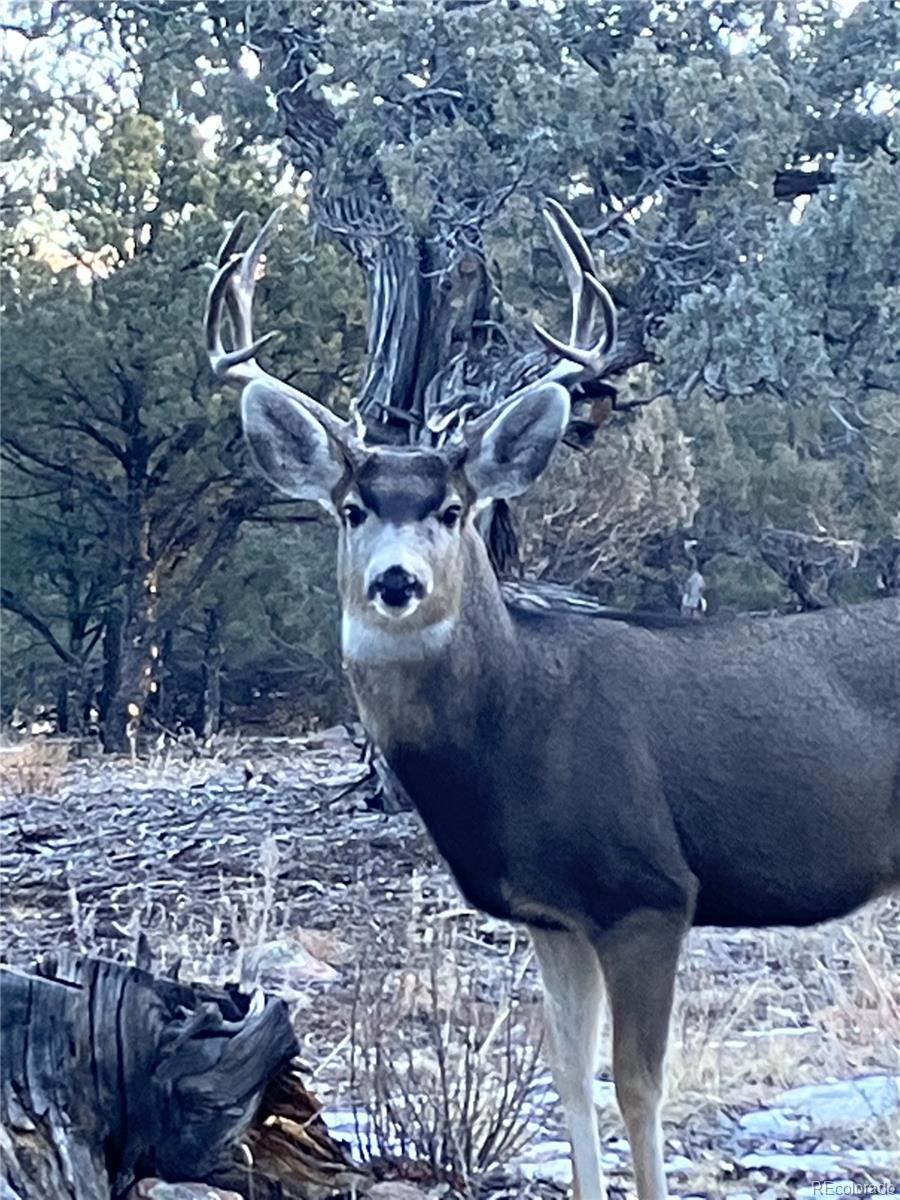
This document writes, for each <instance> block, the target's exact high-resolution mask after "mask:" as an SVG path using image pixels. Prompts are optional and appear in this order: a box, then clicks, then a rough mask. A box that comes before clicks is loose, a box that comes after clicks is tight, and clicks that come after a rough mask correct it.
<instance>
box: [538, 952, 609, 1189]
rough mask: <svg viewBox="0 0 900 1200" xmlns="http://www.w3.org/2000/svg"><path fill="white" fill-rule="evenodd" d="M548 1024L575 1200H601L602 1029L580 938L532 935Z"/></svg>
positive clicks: (594, 982)
mask: <svg viewBox="0 0 900 1200" xmlns="http://www.w3.org/2000/svg"><path fill="white" fill-rule="evenodd" d="M531 940H532V942H533V943H534V949H535V953H536V955H537V960H538V964H539V965H540V968H541V978H542V979H543V983H544V993H545V998H546V999H545V1004H546V1009H547V1013H548V1016H549V1018H550V1020H549V1025H550V1031H549V1032H550V1038H549V1046H550V1062H551V1067H552V1069H553V1080H554V1083H555V1084H556V1090H557V1091H558V1092H559V1098H560V1100H561V1101H562V1105H563V1109H564V1111H565V1114H566V1121H567V1123H568V1127H569V1137H570V1138H571V1141H572V1169H573V1174H574V1180H575V1185H574V1195H575V1200H606V1183H605V1181H604V1179H603V1167H602V1165H601V1158H600V1138H599V1136H598V1133H597V1114H596V1112H595V1110H594V1093H593V1082H594V1071H595V1069H596V1065H597V1051H598V1043H599V1038H600V1031H601V1027H602V1024H603V1021H602V1013H603V976H602V975H601V973H600V962H599V960H598V958H597V952H596V951H595V949H594V947H593V946H592V945H591V944H590V942H588V941H587V940H586V939H585V938H583V937H581V936H580V935H579V934H575V933H566V932H557V931H553V932H550V931H548V930H543V929H532V930H531Z"/></svg>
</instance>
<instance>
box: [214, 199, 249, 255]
mask: <svg viewBox="0 0 900 1200" xmlns="http://www.w3.org/2000/svg"><path fill="white" fill-rule="evenodd" d="M246 224H247V214H246V213H245V212H242V213H239V214H238V216H237V217H236V218H235V221H234V224H233V225H232V226H231V228H230V229H229V230H228V232H227V233H226V234H225V236H224V238H222V242H221V245H220V246H219V250H218V253H217V254H216V263H217V264H218V265H219V266H220V267H224V266H225V264H226V263H227V262H228V261H229V260H230V259H231V256H232V254H234V252H235V250H236V249H237V244H238V242H239V241H240V240H241V234H242V233H243V232H244V226H245V225H246Z"/></svg>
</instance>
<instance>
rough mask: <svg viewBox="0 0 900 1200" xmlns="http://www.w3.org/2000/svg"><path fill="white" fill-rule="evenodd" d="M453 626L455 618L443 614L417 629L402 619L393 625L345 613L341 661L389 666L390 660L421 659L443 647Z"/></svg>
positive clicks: (422, 660) (392, 661)
mask: <svg viewBox="0 0 900 1200" xmlns="http://www.w3.org/2000/svg"><path fill="white" fill-rule="evenodd" d="M455 626H456V621H455V619H453V618H451V617H445V618H444V619H443V620H442V621H435V622H434V624H433V625H426V626H425V627H424V628H420V629H408V628H404V625H403V621H402V620H398V621H397V627H396V629H394V628H391V627H390V626H384V625H375V624H370V623H369V622H367V621H363V620H360V618H359V617H356V616H352V615H351V614H349V613H344V614H343V616H342V617H341V652H342V654H343V658H344V665H345V666H346V665H348V664H349V663H364V664H366V665H367V666H388V665H389V664H390V663H415V662H424V661H425V660H426V659H429V658H432V657H433V656H434V655H436V654H439V653H440V652H441V650H443V649H444V647H445V646H446V645H447V643H448V642H449V640H450V637H451V635H452V633H453V630H454V628H455Z"/></svg>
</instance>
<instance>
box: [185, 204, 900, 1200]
mask: <svg viewBox="0 0 900 1200" xmlns="http://www.w3.org/2000/svg"><path fill="white" fill-rule="evenodd" d="M547 216H548V225H549V229H550V234H551V238H552V240H553V242H554V244H555V246H556V248H557V250H558V252H559V254H560V257H561V259H562V262H563V267H564V270H565V273H566V277H567V279H568V281H569V285H570V288H571V291H572V297H573V315H572V333H571V337H570V341H569V343H560V342H557V341H555V339H553V338H552V337H550V335H549V334H546V333H544V332H543V331H542V330H540V329H538V333H539V334H540V336H541V337H542V338H543V340H544V341H545V342H546V344H547V345H549V346H550V347H551V349H553V350H554V352H555V353H557V354H558V355H559V356H560V361H559V362H558V363H557V364H556V365H555V366H554V367H552V368H550V369H549V370H548V371H547V372H546V373H545V375H544V376H543V377H542V378H541V379H540V380H538V381H536V382H535V383H534V384H531V385H529V386H527V387H525V388H523V389H521V390H520V391H519V392H516V393H514V394H513V395H512V396H509V397H507V398H506V399H505V400H503V401H502V402H501V403H500V404H498V405H496V406H495V407H494V408H492V409H489V410H488V411H487V412H485V413H483V414H482V415H480V416H478V417H477V418H475V419H473V420H471V421H469V422H468V423H467V424H466V425H465V426H464V427H463V428H462V430H461V431H460V432H459V433H458V434H457V436H454V437H450V438H449V439H447V440H446V441H445V444H443V445H440V446H432V447H425V448H414V447H408V448H405V449H387V448H384V447H375V448H373V447H370V446H368V445H367V444H366V443H365V441H364V439H363V437H362V436H361V434H360V432H359V430H357V429H355V428H354V427H353V426H352V425H350V424H349V423H348V422H345V421H341V420H340V419H338V418H337V417H336V416H335V415H334V414H333V413H331V412H330V411H329V410H328V409H327V408H326V407H324V406H323V405H321V404H319V403H318V402H317V401H316V400H314V399H312V398H311V397H309V396H306V395H304V394H303V393H301V392H298V391H297V390H296V389H294V388H291V387H289V386H288V385H286V384H283V383H281V382H279V381H278V380H275V379H273V378H272V377H271V376H269V375H268V374H267V373H266V372H265V371H264V370H263V369H262V368H261V367H260V366H259V364H258V363H257V361H256V353H257V351H258V350H259V347H260V346H261V345H262V344H263V342H264V341H265V339H260V340H259V341H254V340H253V335H252V322H251V302H252V294H253V287H254V283H255V279H256V276H257V273H258V268H259V265H260V258H261V254H262V251H263V250H264V248H265V245H266V241H267V238H268V236H269V234H270V232H271V228H272V222H269V223H268V224H267V225H266V226H265V227H264V229H263V230H262V232H261V233H260V234H259V235H258V237H257V238H256V240H255V241H254V243H253V245H252V246H251V248H250V250H248V251H247V253H246V254H245V255H243V256H240V257H237V258H233V257H232V252H233V251H234V248H235V243H236V238H237V236H238V233H239V226H238V227H236V230H235V232H233V233H232V234H231V235H230V237H229V238H227V239H226V241H225V243H224V244H223V247H222V250H221V252H220V271H219V273H218V275H217V277H216V279H215V281H214V283H213V285H212V288H211V290H210V295H209V301H208V308H207V325H206V329H207V347H208V350H209V354H210V359H211V362H212V364H213V367H214V369H215V370H216V372H217V373H218V374H219V375H220V376H221V377H222V378H224V379H227V380H230V381H233V382H237V383H239V384H241V385H242V386H243V389H244V390H243V396H242V414H243V423H244V432H245V435H246V438H247V441H248V443H249V447H250V450H251V453H252V456H253V457H254V459H255V460H256V462H257V464H258V466H259V467H260V468H261V470H262V471H263V472H264V473H266V474H267V475H268V476H269V478H270V479H271V480H272V481H273V482H274V483H275V484H276V486H277V487H278V488H279V489H280V490H281V491H282V492H284V493H286V494H287V495H289V496H293V497H296V498H300V499H308V500H316V501H318V503H320V504H321V505H322V506H323V507H324V508H325V509H326V510H327V511H328V512H329V513H330V514H331V515H332V516H333V517H335V518H336V519H337V520H338V523H339V525H340V533H339V551H338V582H339V590H340V593H341V607H342V644H343V652H344V659H345V665H346V668H347V670H348V672H349V675H350V680H351V684H352V687H353V690H354V693H355V695H356V699H357V702H358V704H359V708H360V713H361V716H362V718H363V722H364V724H365V726H366V729H367V732H368V733H369V736H370V737H371V739H372V740H373V741H374V743H375V744H376V745H377V746H378V748H379V750H380V751H381V753H382V754H383V755H384V756H385V758H386V759H387V761H388V763H389V764H390V766H391V767H392V768H393V770H394V772H395V773H396V775H397V776H398V777H399V779H400V781H401V782H402V783H403V784H404V785H405V788H406V790H407V792H408V793H409V795H410V796H411V798H412V800H413V801H414V803H415V805H416V807H417V808H418V810H419V812H420V813H421V815H422V817H423V819H424V821H425V823H426V825H427V826H428V828H429V830H430V832H431V834H432V836H433V838H434V841H435V844H436V845H437V848H438V850H439V851H440V852H441V854H442V855H443V857H444V858H445V860H446V861H447V863H448V865H449V867H450V869H451V870H452V872H453V874H454V876H455V877H456V879H457V882H458V883H459V886H460V888H461V890H462V891H463V893H464V894H465V896H466V897H467V898H468V900H469V901H470V902H471V903H472V904H474V905H476V906H478V907H479V908H481V909H484V910H485V911H486V912H489V913H492V914H493V915H495V916H498V917H503V918H508V919H511V920H516V921H522V922H524V923H526V924H527V925H528V927H529V930H530V932H531V937H532V941H533V943H534V947H535V951H536V954H537V958H538V962H539V965H540V969H541V975H542V977H543V980H544V985H545V992H546V999H547V1006H548V1012H549V1017H550V1026H551V1033H552V1039H551V1040H552V1065H553V1072H554V1079H555V1081H556V1085H557V1089H558V1091H559V1094H560V1099H561V1101H562V1103H563V1106H564V1108H565V1110H566V1115H567V1119H568V1124H569V1132H570V1137H571V1142H572V1159H573V1168H574V1177H575V1194H576V1197H577V1198H578V1200H605V1196H606V1189H605V1185H604V1182H603V1174H602V1170H601V1154H600V1143H599V1137H598V1131H597V1124H596V1116H595V1112H594V1105H593V1095H592V1082H593V1074H594V1069H595V1065H596V1055H597V1048H598V1040H599V1033H600V1012H601V1001H602V997H603V993H604V990H605V992H606V995H607V998H608V1006H609V1010H610V1014H611V1017H612V1035H613V1036H612V1046H613V1072H614V1076H615V1083H616V1094H617V1098H618V1101H619V1106H620V1108H621V1110H622V1114H623V1116H624V1119H625V1123H626V1126H627V1128H628V1134H629V1139H630V1142H631V1149H632V1156H633V1159H634V1166H635V1175H636V1182H637V1192H638V1197H639V1200H665V1197H666V1195H667V1189H666V1180H665V1172H664V1157H663V1140H662V1127H661V1123H660V1107H661V1100H662V1090H663V1062H664V1057H665V1049H666V1040H667V1035H668V1025H669V1015H670V1010H671V1005H672V998H673V990H674V980H675V972H676V967H677V963H678V957H679V952H680V949H681V944H682V941H683V939H684V936H685V934H686V932H687V930H688V929H689V928H690V927H691V925H692V924H719V925H750V926H756V925H807V924H810V923H812V922H816V921H821V920H825V919H827V918H830V917H835V916H839V915H841V914H844V913H847V912H849V911H851V910H852V909H854V908H856V907H857V906H858V905H860V904H862V903H864V902H865V901H866V900H868V899H870V898H871V897H873V896H875V895H877V894H878V893H880V892H885V891H888V890H890V889H892V888H894V887H896V886H897V885H898V884H900V601H880V602H877V603H874V604H867V605H859V606H856V607H855V608H852V609H848V610H829V611H826V612H823V613H818V614H811V615H806V616H802V617H788V618H776V619H772V620H753V619H745V620H736V621H733V622H729V623H723V624H721V625H715V624H712V623H710V624H709V625H704V624H699V623H692V624H688V625H686V626H681V627H677V628H667V629H651V628H643V627H641V626H640V625H637V624H629V623H627V622H626V623H622V622H618V621H611V620H606V619H603V618H602V617H598V616H596V615H594V616H587V615H584V614H577V613H559V612H553V611H550V612H547V613H544V614H537V613H534V612H529V611H526V610H525V609H523V608H521V607H517V606H516V605H514V604H513V605H509V604H507V602H506V600H505V598H504V595H503V592H502V590H501V588H500V585H499V583H498V581H497V579H496V577H495V575H494V572H493V570H492V568H491V565H490V563H489V560H488V555H487V551H486V548H485V546H484V543H483V542H482V540H481V537H480V535H479V533H478V529H477V523H476V518H477V516H478V513H479V512H480V511H481V510H482V508H483V507H484V506H485V505H487V504H489V503H490V502H491V501H493V500H497V499H507V498H509V497H513V496H517V495H519V494H520V493H521V492H523V491H524V490H525V489H526V488H527V487H528V486H529V484H530V483H531V482H532V481H533V480H534V479H536V478H537V476H538V475H539V474H540V473H541V472H542V471H543V470H544V468H545V467H546V465H547V463H548V461H549V459H550V456H551V454H552V453H553V450H554V448H555V446H556V445H557V443H558V442H559V440H560V439H561V437H562V436H563V433H564V431H565V429H566V427H567V424H568V422H569V417H570V407H569V389H570V388H571V387H572V386H575V385H576V384H578V383H579V382H580V381H582V380H585V379H590V378H593V377H595V376H596V375H598V374H599V373H600V369H601V365H602V362H603V360H604V355H605V353H606V352H607V351H608V350H609V349H610V347H611V346H612V344H613V342H614V339H615V312H614V309H613V306H612V302H611V300H610V298H609V296H608V295H607V293H606V292H605V290H604V289H603V287H602V285H601V284H600V283H599V281H598V280H597V278H596V276H595V275H594V273H593V272H594V266H593V260H592V258H591V256H590V252H589V250H588V248H587V246H586V245H585V244H584V241H583V238H582V237H581V235H580V233H579V231H578V230H577V228H576V227H575V226H574V225H573V224H572V222H571V220H570V218H569V217H568V216H567V215H566V214H565V212H564V211H563V210H562V209H560V208H559V206H558V205H550V206H549V209H548V214H547ZM598 308H599V310H601V311H602V313H603V316H604V322H605V330H606V332H605V336H604V337H603V338H602V339H601V341H600V342H599V343H598V344H597V345H592V344H590V332H591V329H592V326H593V323H594V316H595V315H596V312H597V310H598ZM225 309H227V311H228V316H229V318H230V322H231V326H232V330H233V333H234V341H235V343H236V345H235V347H234V348H233V349H231V350H227V349H226V348H225V346H224V344H223V342H222V336H221V324H222V318H223V315H224V310H225ZM442 428H443V426H442ZM441 436H443V435H441Z"/></svg>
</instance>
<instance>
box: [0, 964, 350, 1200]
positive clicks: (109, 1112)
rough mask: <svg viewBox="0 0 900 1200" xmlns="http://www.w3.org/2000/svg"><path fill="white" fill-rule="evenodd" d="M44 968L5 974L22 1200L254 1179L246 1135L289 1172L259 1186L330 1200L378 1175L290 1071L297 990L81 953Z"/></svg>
mask: <svg viewBox="0 0 900 1200" xmlns="http://www.w3.org/2000/svg"><path fill="white" fill-rule="evenodd" d="M41 970H42V974H40V975H37V974H24V973H21V972H18V971H13V970H9V969H3V970H2V971H0V994H2V1026H0V1030H2V1050H3V1054H2V1075H0V1108H2V1123H3V1130H2V1132H0V1148H2V1150H3V1177H2V1183H0V1193H2V1195H3V1196H4V1197H5V1198H6V1200H38V1198H40V1200H44V1198H46V1200H51V1198H52V1200H105V1198H111V1197H112V1196H120V1195H122V1193H123V1192H124V1191H125V1190H126V1189H127V1188H129V1187H130V1186H131V1185H132V1184H133V1183H134V1182H136V1181H137V1180H139V1179H140V1178H142V1177H146V1176H161V1177H162V1178H164V1179H169V1180H198V1181H199V1180H204V1181H213V1180H216V1181H218V1180H220V1179H232V1180H234V1179H239V1182H243V1183H244V1184H245V1185H246V1183H247V1176H248V1172H247V1168H246V1166H244V1167H242V1168H238V1166H237V1163H238V1162H240V1161H241V1160H240V1158H239V1155H238V1153H237V1150H238V1143H239V1141H240V1140H242V1139H244V1138H249V1139H250V1144H251V1145H252V1146H253V1147H254V1160H255V1161H256V1162H257V1164H260V1163H261V1162H262V1161H263V1160H265V1159H266V1155H267V1153H268V1159H270V1160H273V1161H280V1162H281V1163H282V1164H284V1165H285V1170H286V1171H288V1172H289V1174H287V1175H286V1177H285V1179H284V1180H283V1181H278V1180H273V1179H272V1178H271V1177H268V1178H267V1177H266V1176H264V1175H260V1176H259V1179H258V1180H257V1179H254V1180H253V1182H252V1183H251V1186H252V1187H256V1183H257V1182H258V1183H259V1185H260V1186H259V1187H257V1188H256V1190H255V1191H254V1194H255V1195H257V1196H259V1197H263V1196H268V1195H275V1194H278V1195H283V1196H285V1197H289V1196H290V1197H297V1198H298V1200H322V1198H323V1197H325V1196H327V1195H330V1194H333V1193H334V1192H335V1191H337V1190H338V1189H339V1188H340V1187H342V1186H344V1187H346V1186H347V1184H348V1181H350V1182H353V1183H357V1184H358V1183H360V1182H364V1176H363V1173H362V1172H361V1171H359V1170H357V1169H355V1168H354V1167H353V1164H352V1163H351V1162H350V1160H349V1159H348V1158H347V1155H346V1153H345V1152H344V1151H343V1150H342V1148H341V1147H340V1146H339V1145H337V1144H336V1143H334V1142H332V1140H331V1139H330V1138H329V1137H328V1134H327V1132H326V1131H325V1128H324V1125H323V1123H322V1120H321V1118H320V1117H319V1116H318V1105H317V1103H316V1101H315V1100H314V1099H313V1098H312V1097H310V1096H309V1094H308V1093H307V1092H306V1091H305V1089H304V1088H303V1086H302V1084H301V1083H300V1081H299V1077H298V1076H296V1074H294V1073H293V1072H292V1071H290V1070H289V1069H288V1063H289V1061H290V1059H291V1058H292V1057H293V1055H294V1054H295V1053H296V1051H297V1043H296V1040H295V1037H294V1034H293V1031H292V1029H291V1024H290V1020H289V1017H288V1013H287V1009H286V1007H285V1005H284V1003H283V1002H282V1001H281V1000H275V999H271V998H269V999H266V1000H263V1001H258V1000H256V999H251V997H249V996H244V995H241V994H239V993H236V992H221V991H216V990H213V989H210V988H206V987H199V986H198V987H187V986H184V985H181V984H178V983H175V982H173V981H171V980H167V979H160V978H154V976H152V975H150V974H149V973H148V972H146V971H142V970H139V969H137V968H135V967H128V966H125V965H123V964H121V963H112V962H105V961H102V960H97V959H85V958H81V957H79V956H77V955H65V956H62V957H61V959H60V961H59V962H58V963H51V964H49V966H48V965H44V964H42V968H41ZM276 1079H277V1080H278V1081H279V1082H278V1085H277V1087H276V1088H275V1091H274V1092H273V1091H272V1087H273V1086H274V1083H273V1081H274V1080H276ZM267 1085H269V1086H268V1089H267ZM288 1101H290V1105H292V1109H291V1114H290V1115H291V1117H292V1119H293V1122H294V1125H293V1127H294V1128H299V1129H301V1130H303V1131H306V1132H305V1133H304V1134H303V1138H302V1141H300V1140H298V1141H296V1144H295V1143H294V1142H292V1141H291V1136H290V1132H289V1130H290V1128H291V1127H292V1126H291V1125H290V1124H289V1123H288V1124H286V1126H279V1125H278V1123H277V1121H273V1119H272V1114H273V1112H275V1113H277V1112H278V1111H282V1112H283V1111H284V1106H285V1104H287V1103H288ZM261 1104H262V1108H261V1107H260V1106H261ZM279 1105H280V1106H281V1109H280V1110H279ZM256 1117H259V1119H260V1125H259V1128H257V1129H256V1131H255V1132H251V1125H252V1123H253V1121H254V1118H256ZM276 1135H277V1140H276V1143H275V1146H274V1148H273V1147H272V1146H271V1145H270V1139H271V1138H275V1137H276ZM257 1147H259V1152H258V1153H257ZM267 1148H268V1151H267ZM279 1156H280V1157H279ZM304 1156H305V1157H304ZM304 1162H306V1164H307V1166H306V1167H304ZM241 1170H242V1171H243V1176H242V1177H240V1171H241ZM3 1184H5V1187H4V1186H3ZM269 1185H271V1187H270V1186H269ZM278 1188H281V1189H282V1190H281V1191H278V1190H277V1189H278Z"/></svg>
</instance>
